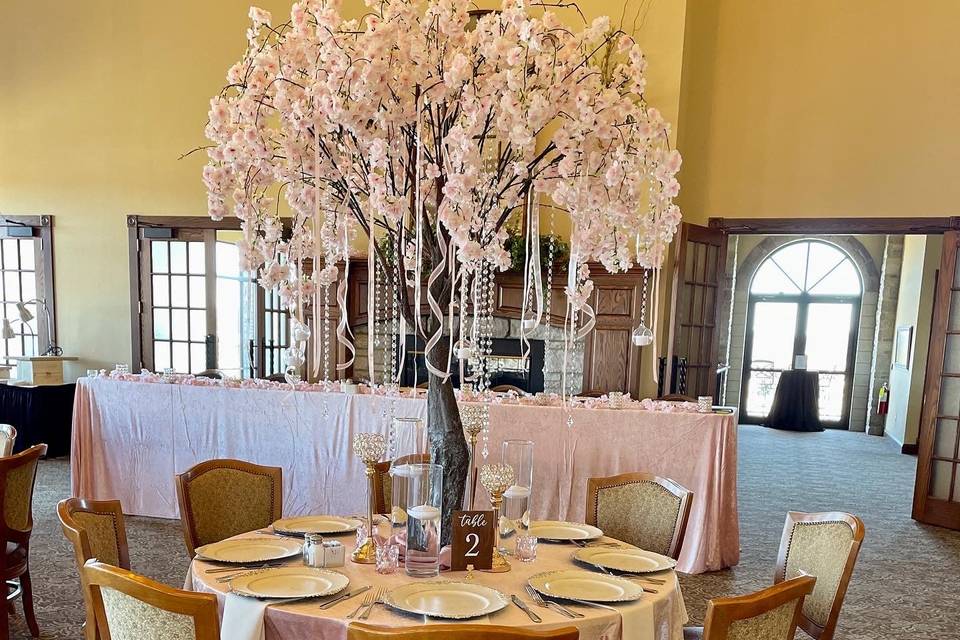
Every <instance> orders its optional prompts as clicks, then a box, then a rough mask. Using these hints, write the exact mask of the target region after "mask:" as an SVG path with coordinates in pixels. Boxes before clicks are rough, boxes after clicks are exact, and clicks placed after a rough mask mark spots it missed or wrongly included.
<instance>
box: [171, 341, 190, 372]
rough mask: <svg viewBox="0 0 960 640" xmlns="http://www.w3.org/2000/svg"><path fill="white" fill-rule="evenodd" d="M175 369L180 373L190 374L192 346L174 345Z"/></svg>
mask: <svg viewBox="0 0 960 640" xmlns="http://www.w3.org/2000/svg"><path fill="white" fill-rule="evenodd" d="M173 368H174V369H176V370H177V371H178V372H179V373H190V345H189V344H188V343H186V342H174V343H173Z"/></svg>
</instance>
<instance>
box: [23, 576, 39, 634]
mask: <svg viewBox="0 0 960 640" xmlns="http://www.w3.org/2000/svg"><path fill="white" fill-rule="evenodd" d="M20 586H21V587H22V588H23V617H24V618H26V619H27V626H28V627H30V635H32V636H33V637H34V638H39V637H40V626H39V625H38V624H37V616H36V615H34V613H33V584H32V583H31V582H30V571H27V572H26V573H24V574H23V575H22V576H20Z"/></svg>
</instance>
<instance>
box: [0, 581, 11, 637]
mask: <svg viewBox="0 0 960 640" xmlns="http://www.w3.org/2000/svg"><path fill="white" fill-rule="evenodd" d="M7 592H8V587H7V585H6V583H4V585H3V597H4V600H6V597H7ZM7 603H8V605H9V604H10V601H9V600H8V601H7ZM0 640H10V609H9V607H4V608H3V612H0Z"/></svg>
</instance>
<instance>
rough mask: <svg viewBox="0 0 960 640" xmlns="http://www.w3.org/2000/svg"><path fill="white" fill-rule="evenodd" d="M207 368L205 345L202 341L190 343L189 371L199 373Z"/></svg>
mask: <svg viewBox="0 0 960 640" xmlns="http://www.w3.org/2000/svg"><path fill="white" fill-rule="evenodd" d="M206 368H207V345H206V344H204V343H202V342H191V343H190V373H200V372H201V371H203V370H204V369H206Z"/></svg>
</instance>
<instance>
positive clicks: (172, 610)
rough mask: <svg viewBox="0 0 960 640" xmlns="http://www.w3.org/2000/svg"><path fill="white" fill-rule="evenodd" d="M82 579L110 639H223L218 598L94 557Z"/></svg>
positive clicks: (100, 627) (103, 632)
mask: <svg viewBox="0 0 960 640" xmlns="http://www.w3.org/2000/svg"><path fill="white" fill-rule="evenodd" d="M81 576H82V583H83V584H84V588H85V589H86V590H87V591H88V594H87V597H88V599H89V600H90V602H92V603H93V609H94V615H95V619H96V624H97V628H98V630H99V631H100V635H101V637H105V638H110V640H219V638H220V628H219V627H220V623H219V619H218V614H217V597H216V596H215V595H213V594H211V593H194V592H191V591H181V590H179V589H171V588H170V587H167V586H165V585H162V584H160V583H157V582H154V581H153V580H149V579H147V578H144V577H142V576H138V575H137V574H135V573H132V572H130V571H127V570H126V569H120V568H118V567H114V566H111V565H108V564H103V563H98V562H92V561H91V562H89V563H87V564H86V565H84V566H83V567H82V568H81Z"/></svg>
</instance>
